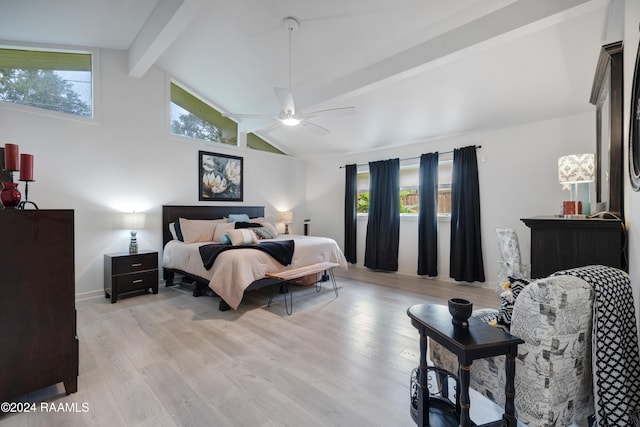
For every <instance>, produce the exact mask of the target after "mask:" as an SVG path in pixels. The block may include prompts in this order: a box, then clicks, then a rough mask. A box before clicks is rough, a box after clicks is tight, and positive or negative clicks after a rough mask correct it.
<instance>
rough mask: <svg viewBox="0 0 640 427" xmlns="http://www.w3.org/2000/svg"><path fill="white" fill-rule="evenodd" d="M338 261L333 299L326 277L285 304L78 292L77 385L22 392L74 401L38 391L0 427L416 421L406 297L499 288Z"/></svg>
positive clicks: (410, 300) (177, 293)
mask: <svg viewBox="0 0 640 427" xmlns="http://www.w3.org/2000/svg"><path fill="white" fill-rule="evenodd" d="M336 273H337V274H336V275H337V276H338V278H337V279H338V286H339V292H340V296H339V297H338V298H336V297H335V295H334V293H333V290H332V289H331V286H330V284H328V283H325V284H324V286H323V290H322V291H321V292H320V293H316V292H315V289H314V287H313V286H309V287H296V288H295V291H294V301H293V304H294V306H293V309H294V311H293V314H292V315H291V316H288V315H287V314H286V313H285V309H284V303H283V300H282V295H279V294H278V295H276V296H275V298H274V302H273V304H272V305H271V307H267V305H266V304H267V301H268V297H269V291H267V290H260V291H255V292H250V293H248V294H247V295H246V296H245V299H244V300H243V303H242V304H241V306H240V307H239V309H238V310H236V311H228V312H219V311H218V310H217V306H218V299H217V298H214V297H200V298H194V297H192V296H191V294H190V293H189V292H188V291H185V290H180V289H174V288H164V287H161V289H160V292H159V293H158V295H151V294H148V295H140V296H135V297H131V298H125V299H121V300H120V301H118V302H117V303H116V304H110V303H109V301H108V300H106V299H103V298H96V299H92V300H88V301H81V302H78V303H77V304H76V307H77V318H78V336H79V340H80V376H79V378H78V392H77V393H74V394H72V395H69V396H65V394H64V391H63V387H62V385H58V386H53V387H50V388H47V389H45V390H42V391H39V392H37V393H32V394H30V395H27V396H24V397H22V398H21V399H20V400H21V401H31V402H40V401H46V402H50V403H55V404H56V405H60V403H63V404H68V406H69V407H70V408H72V409H73V408H74V407H75V409H77V411H76V412H60V413H53V412H49V413H42V412H40V407H39V403H37V408H38V411H37V412H35V413H21V414H5V415H0V426H47V427H50V426H65V427H67V426H109V427H115V426H140V427H142V426H154V427H155V426H217V427H218V426H222V427H224V426H233V427H236V426H251V427H255V426H265V427H266V426H293V427H301V426H304V427H308V426H309V427H311V426H318V427H320V426H322V427H324V426H349V427H353V426H384V427H387V426H411V425H415V424H414V423H413V421H412V419H411V417H410V415H409V375H410V372H411V370H412V369H413V368H414V367H416V365H417V363H418V354H419V353H418V352H419V342H418V333H417V331H416V329H415V328H413V327H412V326H411V322H410V320H409V318H408V317H407V315H406V310H407V308H408V307H409V306H411V305H413V304H420V303H433V302H435V303H444V302H445V301H446V299H448V298H450V297H454V296H464V297H466V298H467V299H470V300H472V301H473V302H474V307H475V308H481V307H487V306H490V307H497V305H498V302H497V301H498V299H497V296H496V294H495V292H494V291H493V290H492V289H479V288H472V287H466V286H464V287H463V286H461V285H455V284H451V283H443V282H437V281H434V280H428V279H421V278H417V277H410V276H402V275H397V274H393V273H373V272H370V271H366V270H363V269H358V268H352V269H350V270H349V272H347V273H344V272H339V271H338V270H336ZM367 282H369V283H367ZM374 283H383V284H384V286H380V285H376V284H374ZM2 369H10V367H2ZM85 409H86V411H84V410H85ZM472 410H473V403H472Z"/></svg>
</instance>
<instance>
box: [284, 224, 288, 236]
mask: <svg viewBox="0 0 640 427" xmlns="http://www.w3.org/2000/svg"><path fill="white" fill-rule="evenodd" d="M284 234H289V224H285V225H284Z"/></svg>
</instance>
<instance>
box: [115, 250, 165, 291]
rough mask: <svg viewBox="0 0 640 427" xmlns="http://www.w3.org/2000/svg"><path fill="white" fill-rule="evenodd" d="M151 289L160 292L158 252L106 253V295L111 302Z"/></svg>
mask: <svg viewBox="0 0 640 427" xmlns="http://www.w3.org/2000/svg"><path fill="white" fill-rule="evenodd" d="M148 289H151V291H152V292H153V293H154V294H157V293H158V252H157V251H139V252H138V253H137V254H130V253H128V252H122V253H115V254H106V255H105V256H104V295H105V298H111V303H114V302H116V301H118V296H119V295H122V294H125V293H129V292H135V291H146V290H148Z"/></svg>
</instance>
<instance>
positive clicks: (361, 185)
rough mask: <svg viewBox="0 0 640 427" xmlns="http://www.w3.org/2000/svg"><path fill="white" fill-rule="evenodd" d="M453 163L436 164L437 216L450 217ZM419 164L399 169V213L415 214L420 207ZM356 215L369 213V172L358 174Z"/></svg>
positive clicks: (449, 161)
mask: <svg viewBox="0 0 640 427" xmlns="http://www.w3.org/2000/svg"><path fill="white" fill-rule="evenodd" d="M452 171H453V162H452V161H451V160H440V162H439V163H438V216H449V215H451V176H452V175H451V174H452ZM419 172H420V166H419V164H411V165H404V166H401V167H400V200H399V203H400V213H403V214H417V213H418V207H419V205H420V188H419V186H420V176H419ZM357 203H358V213H368V212H369V171H368V170H367V171H363V172H358V200H357Z"/></svg>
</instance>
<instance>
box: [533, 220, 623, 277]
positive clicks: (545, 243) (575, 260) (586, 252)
mask: <svg viewBox="0 0 640 427" xmlns="http://www.w3.org/2000/svg"><path fill="white" fill-rule="evenodd" d="M522 222H524V223H525V224H526V225H527V226H528V227H529V228H531V277H532V278H540V277H546V276H548V275H549V274H551V273H554V272H556V271H559V270H566V269H569V268H574V267H582V266H585V265H591V264H602V265H607V266H609V267H615V268H619V269H621V270H626V269H627V265H626V256H625V251H626V249H625V234H626V233H625V231H624V227H623V223H622V221H621V220H619V219H600V218H584V219H581V218H579V219H568V218H562V217H554V216H539V217H534V218H524V219H522Z"/></svg>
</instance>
